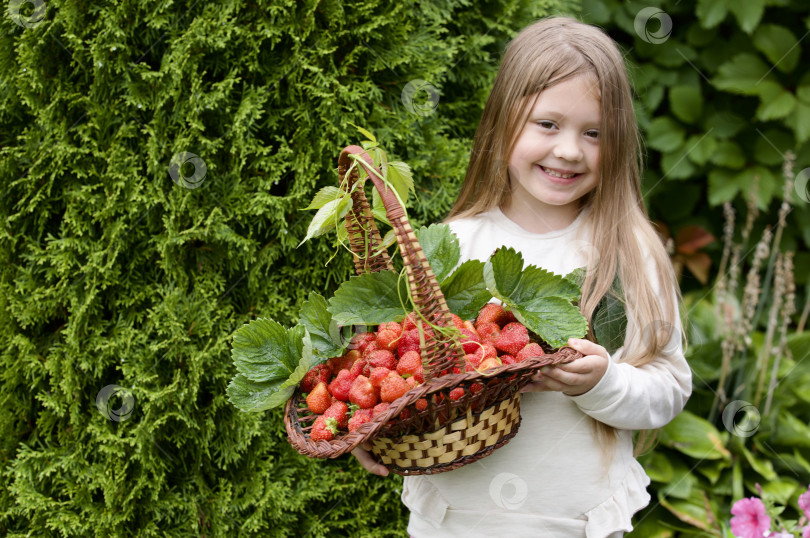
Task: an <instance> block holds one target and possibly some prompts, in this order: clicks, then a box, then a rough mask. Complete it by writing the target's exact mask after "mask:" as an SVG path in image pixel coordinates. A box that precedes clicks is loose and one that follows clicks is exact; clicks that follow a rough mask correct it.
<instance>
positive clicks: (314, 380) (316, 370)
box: [301, 363, 332, 392]
mask: <svg viewBox="0 0 810 538" xmlns="http://www.w3.org/2000/svg"><path fill="white" fill-rule="evenodd" d="M331 376H332V371H331V370H330V369H329V367H328V366H327V365H326V364H324V363H321V364H316V365H315V366H313V367H312V369H311V370H310V371H309V372H307V373H306V375H304V379H302V380H301V391H302V392H312V389H314V388H315V387H317V386H318V383H329V378H330V377H331Z"/></svg>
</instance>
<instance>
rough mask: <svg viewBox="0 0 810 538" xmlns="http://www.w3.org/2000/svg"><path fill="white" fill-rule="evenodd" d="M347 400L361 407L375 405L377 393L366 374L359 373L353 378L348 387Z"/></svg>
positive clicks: (367, 407)
mask: <svg viewBox="0 0 810 538" xmlns="http://www.w3.org/2000/svg"><path fill="white" fill-rule="evenodd" d="M349 400H351V402H352V403H353V404H357V405H359V406H360V407H361V408H363V409H370V408H372V407H374V406H375V405H377V394H376V393H375V392H374V387H373V386H372V385H371V381H369V380H368V378H367V377H366V376H364V375H359V376H357V379H355V380H354V382H353V383H352V387H351V389H349Z"/></svg>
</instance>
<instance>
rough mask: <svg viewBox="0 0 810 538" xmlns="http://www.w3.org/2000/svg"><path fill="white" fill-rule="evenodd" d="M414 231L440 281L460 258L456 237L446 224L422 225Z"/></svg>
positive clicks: (459, 248)
mask: <svg viewBox="0 0 810 538" xmlns="http://www.w3.org/2000/svg"><path fill="white" fill-rule="evenodd" d="M415 233H416V238H417V239H418V240H419V244H420V245H421V246H422V251H423V252H424V253H425V257H426V258H427V261H428V263H429V264H430V268H431V269H432V270H433V274H434V275H436V280H437V281H438V282H439V283H441V282H442V281H443V280H444V279H445V278H447V276H448V275H449V274H450V272H451V271H452V270H453V268H455V266H456V265H458V261H459V259H461V247H459V244H458V238H457V237H456V236H455V235H454V234H453V232H451V231H450V226H448V225H447V224H431V225H430V226H429V227H425V226H422V227H421V228H420V229H418V230H416V232H415Z"/></svg>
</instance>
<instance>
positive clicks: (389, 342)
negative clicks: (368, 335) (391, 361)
mask: <svg viewBox="0 0 810 538" xmlns="http://www.w3.org/2000/svg"><path fill="white" fill-rule="evenodd" d="M400 332H401V331H400ZM399 335H400V333H398V332H396V331H392V330H390V329H382V330H380V331H378V332H377V339H376V340H375V342H376V343H377V348H378V349H385V350H387V351H394V350H395V349H396V348H397V344H399Z"/></svg>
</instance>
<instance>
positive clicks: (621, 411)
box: [572, 269, 692, 430]
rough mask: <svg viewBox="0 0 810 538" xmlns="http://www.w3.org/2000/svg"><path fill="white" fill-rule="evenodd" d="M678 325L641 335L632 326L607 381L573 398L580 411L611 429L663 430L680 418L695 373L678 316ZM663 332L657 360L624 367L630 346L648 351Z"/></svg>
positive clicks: (660, 324)
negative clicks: (648, 344)
mask: <svg viewBox="0 0 810 538" xmlns="http://www.w3.org/2000/svg"><path fill="white" fill-rule="evenodd" d="M648 270H649V269H648ZM648 274H650V273H649V272H648ZM656 280H657V279H656ZM653 282H654V286H655V288H656V289H660V287H659V286H657V284H658V283H657V281H655V280H654V281H653ZM672 293H673V294H674V290H673V291H672ZM674 319H675V323H674V324H673V325H670V324H668V323H666V322H661V321H659V322H653V323H651V324H649V325H648V326H647V327H646V328H645V329H644V330H643V331H642V332H641V333H639V332H638V331H637V330H636V329H635V327H632V326H631V324H630V323H628V331H627V337H626V338H625V346H624V347H622V348H620V349H619V350H617V351H616V353H614V354H613V356H612V357H611V360H610V361H609V363H608V369H607V371H606V372H605V375H604V376H603V377H602V379H600V380H599V382H598V383H597V384H596V385H594V387H593V388H591V390H589V391H588V392H586V393H585V394H581V395H579V396H572V399H573V401H574V402H575V403H576V405H577V406H578V407H579V408H580V409H581V410H582V411H583V412H584V413H585V414H587V415H589V416H591V417H593V418H595V419H596V420H599V421H600V422H604V423H605V424H607V425H608V426H613V427H614V428H621V429H627V430H646V429H655V428H660V427H662V426H664V425H666V424H667V423H668V422H669V421H671V420H672V419H673V418H675V416H676V415H677V414H678V413H680V412H681V411H682V410H683V408H684V406H685V405H686V401H687V400H688V399H689V396H690V395H691V393H692V371H691V369H690V368H689V364H688V363H687V362H686V358H685V356H684V353H683V345H682V342H681V322H680V319H679V316H678V315H677V314H676V315H675V316H674ZM662 330H666V331H667V332H668V333H669V341H668V343H667V345H666V346H664V349H663V350H662V352H661V354H660V355H659V356H658V357H656V358H655V359H653V360H652V361H651V362H649V363H647V364H645V365H643V366H638V367H637V366H633V365H631V364H628V363H623V362H619V360H620V358H621V356H623V355H624V352H625V349H626V348H627V347H628V346H631V345H643V342H644V341H645V340H646V339H649V338H650V337H651V336H652V334H654V332H656V331H662Z"/></svg>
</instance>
